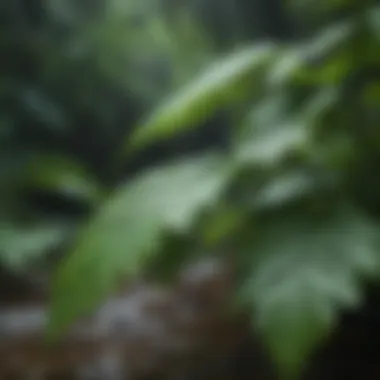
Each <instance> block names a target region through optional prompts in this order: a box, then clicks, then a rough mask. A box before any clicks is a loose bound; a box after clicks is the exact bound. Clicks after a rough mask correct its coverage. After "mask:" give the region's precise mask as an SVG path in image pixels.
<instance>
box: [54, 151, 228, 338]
mask: <svg viewBox="0 0 380 380" xmlns="http://www.w3.org/2000/svg"><path fill="white" fill-rule="evenodd" d="M230 174H231V168H230V167H229V165H228V164H226V162H225V160H224V159H223V157H220V156H217V155H208V156H205V157H200V158H196V159H192V160H191V159H188V160H186V161H183V162H179V163H176V164H172V165H170V166H167V167H162V168H157V169H155V170H153V171H149V172H147V173H145V174H143V175H142V176H141V177H139V178H137V179H136V180H135V181H134V182H132V183H128V184H127V185H126V186H123V187H121V188H120V189H119V190H117V191H116V192H115V194H114V195H113V196H112V197H111V199H110V200H109V201H108V202H107V203H106V204H105V205H104V206H103V208H102V209H101V210H100V211H99V213H98V215H97V216H95V218H94V219H93V220H92V221H90V223H89V225H88V227H87V228H85V230H84V232H83V234H82V236H81V238H80V240H79V243H78V245H77V247H76V248H75V250H74V252H73V253H72V254H71V255H70V256H69V258H68V259H67V261H66V262H64V263H63V264H62V265H61V266H60V268H59V270H58V273H57V276H56V279H55V283H54V287H53V304H52V309H51V325H50V328H49V331H50V334H51V336H54V335H55V334H57V333H60V332H61V331H62V330H63V329H65V328H66V327H67V326H68V324H70V323H71V322H72V321H73V320H74V319H75V318H77V317H78V316H80V315H81V314H83V313H85V312H87V311H89V310H91V309H92V308H93V307H95V306H96V304H97V303H98V302H100V301H101V300H102V298H104V297H106V296H107V295H108V294H109V293H111V292H112V291H113V290H114V289H115V287H116V286H117V283H118V280H120V278H121V277H122V276H133V275H136V274H137V273H139V271H140V270H141V269H142V268H144V267H145V266H146V265H148V264H149V262H150V261H151V260H152V259H154V256H155V254H158V252H159V248H160V246H161V240H162V238H163V234H164V232H165V231H174V232H180V233H184V232H186V231H187V229H188V228H190V227H191V225H192V223H193V222H194V221H195V220H196V218H197V216H198V215H199V213H200V212H202V210H203V209H205V208H206V207H212V205H213V203H214V202H215V201H217V200H218V197H219V196H220V195H221V193H222V192H223V190H224V187H225V186H226V184H227V183H228V181H229V178H230Z"/></svg>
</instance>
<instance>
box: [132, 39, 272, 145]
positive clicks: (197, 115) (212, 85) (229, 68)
mask: <svg viewBox="0 0 380 380" xmlns="http://www.w3.org/2000/svg"><path fill="white" fill-rule="evenodd" d="M274 52H275V49H274V47H273V46H272V45H264V46H254V47H249V48H245V49H243V50H240V51H238V52H235V53H234V54H232V55H231V56H229V57H227V58H226V57H224V58H223V59H222V60H219V61H217V62H215V63H214V64H213V65H212V66H211V67H210V68H209V69H208V70H206V72H205V73H204V74H203V75H200V76H199V78H198V79H197V80H196V81H195V82H193V83H191V84H190V85H189V86H188V87H185V88H184V89H183V90H180V92H179V93H175V94H174V95H173V96H171V97H170V99H168V101H167V102H165V103H164V104H163V106H161V107H159V108H158V109H157V110H156V111H155V112H153V114H152V115H151V116H150V117H149V118H148V119H147V121H146V122H145V123H144V124H143V125H142V126H140V127H139V128H138V129H137V131H136V133H135V134H134V136H133V137H132V142H131V144H132V146H135V147H139V146H140V145H144V144H146V143H149V142H151V141H154V140H156V139H160V138H165V137H167V136H170V135H172V134H173V133H176V132H178V131H181V130H183V129H184V128H187V127H191V126H195V125H197V124H198V123H199V122H200V121H202V120H203V119H204V118H205V117H207V116H208V115H210V114H211V113H212V112H214V111H215V110H216V109H217V108H218V107H220V106H221V105H222V104H226V103H227V102H229V101H231V100H233V99H235V98H236V97H237V96H240V95H241V94H244V93H245V92H246V91H247V90H252V84H253V83H252V80H251V78H252V76H255V73H256V74H257V72H258V70H259V69H261V68H263V67H265V65H266V64H268V62H269V60H270V58H272V57H273V54H274ZM260 72H261V71H260Z"/></svg>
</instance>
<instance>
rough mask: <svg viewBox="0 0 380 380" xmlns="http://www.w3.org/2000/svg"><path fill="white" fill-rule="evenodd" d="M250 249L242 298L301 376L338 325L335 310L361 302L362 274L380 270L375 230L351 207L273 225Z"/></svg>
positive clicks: (290, 373) (284, 361)
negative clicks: (249, 268)
mask: <svg viewBox="0 0 380 380" xmlns="http://www.w3.org/2000/svg"><path fill="white" fill-rule="evenodd" d="M259 236H260V239H259V241H258V243H257V245H256V246H255V247H254V248H252V253H251V254H252V259H253V261H254V263H255V265H254V266H253V271H252V273H251V275H250V278H249V279H248V281H247V282H246V285H245V287H244V289H243V297H244V299H245V300H246V301H248V302H251V303H252V304H253V305H254V309H255V323H256V324H257V325H258V327H259V328H260V329H261V332H262V334H263V336H264V338H265V340H266V342H267V343H268V346H269V348H270V350H271V352H272V354H273V357H274V358H275V360H276V362H277V364H278V365H279V370H280V372H281V373H282V374H284V375H285V377H286V378H296V377H297V374H298V373H299V371H300V370H301V369H302V367H303V365H304V364H305V361H306V359H307V358H308V356H309V355H310V353H311V352H312V351H313V349H314V348H315V347H316V345H318V344H319V343H321V341H322V340H323V338H324V337H326V335H327V334H328V332H329V331H330V329H331V328H332V327H333V323H334V321H335V318H336V316H337V311H338V310H339V308H342V307H353V306H357V305H358V302H359V301H360V282H359V279H360V278H361V277H362V276H363V275H367V276H370V275H373V274H374V273H376V272H377V271H378V270H379V255H378V253H377V247H376V241H375V229H374V228H373V225H372V224H371V223H369V222H368V221H367V220H365V219H363V218H362V217H361V216H359V215H358V214H356V213H354V212H348V211H347V210H337V211H336V213H334V215H332V216H330V217H328V218H322V219H320V220H316V219H314V220H313V219H310V217H309V218H306V219H305V218H296V217H294V216H290V217H289V218H284V219H282V220H278V221H277V222H273V221H272V223H269V224H268V225H267V227H266V228H263V230H262V231H261V232H260V235H259Z"/></svg>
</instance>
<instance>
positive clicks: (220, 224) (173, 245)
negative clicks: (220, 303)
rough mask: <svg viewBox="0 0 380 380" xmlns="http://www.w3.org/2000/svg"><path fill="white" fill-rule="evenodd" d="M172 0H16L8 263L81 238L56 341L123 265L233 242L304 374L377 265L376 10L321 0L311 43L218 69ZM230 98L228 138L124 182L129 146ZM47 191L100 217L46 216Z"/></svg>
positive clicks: (178, 128)
mask: <svg viewBox="0 0 380 380" xmlns="http://www.w3.org/2000/svg"><path fill="white" fill-rule="evenodd" d="M263 1H264V0H263ZM164 3H166V2H165V1H163V2H160V1H153V0H147V1H143V2H141V1H138V2H137V1H136V2H134V1H132V2H122V1H118V0H112V1H109V2H107V5H106V6H105V9H103V8H101V7H100V5H99V7H98V6H95V5H94V6H93V8H91V17H90V16H86V15H87V14H88V11H89V9H88V6H85V4H84V3H82V2H74V3H71V2H70V4H69V3H67V4H66V3H65V4H63V3H62V2H59V1H51V2H49V6H48V7H47V8H46V9H45V8H44V10H43V11H42V8H41V4H40V2H38V1H37V2H32V3H31V2H29V3H28V4H35V5H33V6H35V7H36V8H33V9H34V11H35V12H34V13H33V12H31V14H32V15H33V14H34V15H37V16H38V17H35V18H34V17H32V16H30V17H29V16H28V17H24V16H25V15H24V14H22V12H19V11H17V10H15V8H14V7H16V5H15V4H18V3H16V2H14V1H10V0H9V1H7V2H4V5H3V8H2V9H4V11H6V12H7V15H8V16H9V17H8V18H7V17H6V18H5V19H6V20H5V19H4V22H3V23H2V24H1V27H0V28H1V31H2V35H4V38H2V39H1V41H0V53H1V56H2V57H5V58H4V62H3V63H2V72H1V77H0V93H1V95H2V100H1V102H0V110H1V119H0V147H1V149H0V185H1V186H0V189H1V199H0V210H1V218H0V259H1V260H2V262H4V263H6V264H7V265H8V266H13V267H19V266H21V265H23V264H24V263H25V262H29V261H33V260H36V259H37V258H38V257H40V256H42V255H45V254H47V253H49V252H51V251H52V250H55V249H56V248H57V247H59V246H60V245H61V244H63V243H65V244H68V245H70V244H69V243H70V242H71V241H72V240H71V239H72V235H75V239H74V242H75V244H74V247H73V250H72V252H71V254H70V255H68V256H67V257H65V258H64V260H63V262H62V264H61V265H59V266H58V268H57V274H56V277H55V281H54V284H53V299H52V308H51V323H50V330H49V332H50V334H51V336H52V337H56V336H57V334H60V333H62V332H63V331H64V330H65V329H66V328H67V327H68V325H69V324H70V323H71V322H73V321H74V320H75V319H76V318H77V317H79V316H80V315H82V314H84V313H86V312H89V311H91V310H92V309H93V308H94V307H95V306H96V305H97V304H98V303H99V302H100V301H101V300H102V299H104V298H105V297H106V296H108V295H109V294H110V293H111V292H112V291H113V290H114V289H116V287H117V285H118V282H119V281H121V280H122V279H124V277H128V276H134V275H136V274H138V273H140V272H141V271H144V270H146V269H151V268H154V270H157V271H159V272H160V273H164V272H165V273H166V272H170V271H172V270H173V269H172V268H178V267H179V265H180V262H181V261H183V260H187V259H189V257H191V255H192V254H194V253H192V252H191V251H192V249H193V248H194V247H197V248H198V249H199V250H200V251H201V252H202V251H207V249H210V248H215V247H218V246H219V245H221V244H222V243H227V244H228V246H232V247H235V248H236V259H237V262H238V264H240V266H241V267H242V272H241V278H240V280H241V282H242V287H241V291H240V294H238V296H239V297H238V298H239V300H240V301H241V306H242V307H243V308H245V310H252V320H253V323H255V324H258V327H259V329H260V331H261V333H262V336H263V339H264V342H265V343H266V344H267V346H268V347H269V349H270V352H271V353H272V355H273V358H274V360H275V362H276V363H277V365H278V368H279V373H280V375H282V376H283V377H285V378H290V379H293V378H296V377H297V376H298V375H299V374H300V371H302V368H303V367H304V366H305V364H306V361H307V359H308V358H309V357H310V355H312V353H313V350H314V349H315V348H316V347H317V346H318V344H321V343H322V342H323V339H324V338H326V336H328V333H329V332H330V331H331V329H332V328H333V327H334V324H335V323H336V322H337V318H338V316H339V313H340V312H341V311H342V310H343V309H346V308H357V307H359V305H360V300H361V297H362V283H363V281H367V280H368V279H370V280H378V278H379V247H378V245H377V244H378V242H377V237H376V233H377V229H378V228H379V219H380V196H379V195H378V194H380V186H379V181H378V180H377V172H378V167H379V164H380V155H379V148H380V134H379V129H378V124H379V121H380V114H379V109H380V107H379V103H380V97H379V78H378V74H377V72H378V69H377V67H378V66H379V63H380V54H379V52H380V49H379V48H380V44H379V27H378V24H379V23H378V19H379V8H378V7H372V3H373V2H372V1H368V2H354V1H351V0H348V1H323V2H321V3H318V2H314V3H315V4H310V3H308V7H310V9H311V10H312V12H311V13H310V15H306V14H304V16H305V17H304V19H303V20H304V21H305V24H307V22H308V20H312V21H313V22H312V25H311V26H310V28H307V32H308V33H305V35H308V36H309V37H308V38H303V39H302V40H301V39H300V40H296V41H293V42H291V43H286V44H285V43H284V44H280V43H279V44H265V45H256V44H252V45H249V46H246V47H245V48H244V49H242V48H241V49H240V50H237V51H234V52H229V54H226V55H225V58H224V59H218V60H215V62H214V64H213V65H208V63H209V61H210V60H211V58H212V57H214V55H215V53H216V49H215V48H214V46H213V44H212V41H210V39H207V38H205V36H204V33H203V31H202V29H201V28H200V25H197V24H196V23H195V22H193V20H192V19H191V17H189V16H188V13H187V10H186V7H182V6H176V7H175V8H174V7H173V9H171V18H172V19H173V20H177V21H178V22H177V23H172V24H170V25H169V24H168V23H167V19H165V17H163V15H162V10H163V9H164V8H163V4H164ZM303 6H304V5H303ZM38 7H40V8H38ZM25 9H26V7H25ZM174 9H175V10H174ZM336 12H338V13H339V12H342V14H345V15H347V19H345V20H343V21H342V20H339V22H338V21H335V16H336ZM15 15H16V16H15ZM309 16H310V17H309ZM339 18H341V17H339ZM15 25H17V27H16V26H15ZM200 41H202V43H199V42H200ZM206 63H207V64H206ZM201 67H203V68H204V67H206V69H205V70H204V74H201V75H199V76H196V75H195V73H196V72H198V71H199V70H200V68H201ZM207 67H208V69H207ZM194 77H196V78H194ZM190 78H193V81H192V82H191V83H190V84H188V85H186V86H184V87H183V89H182V85H183V84H184V83H186V82H188V80H189V79H190ZM169 92H170V93H172V94H173V95H172V96H169V98H168V100H167V101H164V102H163V103H162V105H160V104H159V105H158V106H157V107H156V103H158V102H159V100H160V99H161V98H162V97H164V96H166V95H167V93H169ZM153 106H154V107H153ZM151 108H153V110H152V112H150V111H151ZM225 110H227V111H228V112H230V113H231V114H232V115H233V116H234V117H235V119H234V120H233V122H230V123H229V124H230V125H229V126H228V127H229V129H230V132H231V134H232V136H233V137H232V141H231V145H230V147H229V149H227V150H226V151H225V152H224V153H220V152H219V153H214V152H211V151H209V152H207V153H206V154H203V155H201V156H195V157H191V158H187V159H185V160H181V161H180V162H179V163H170V164H167V165H163V166H161V167H156V168H155V169H150V170H149V169H148V170H146V171H145V172H144V173H138V174H137V176H136V177H134V178H133V179H132V180H130V179H129V180H124V176H123V173H122V172H121V173H117V178H116V181H117V182H119V181H121V180H123V181H124V182H123V183H122V185H121V186H120V187H119V188H117V189H116V190H115V191H111V190H112V189H113V188H114V187H116V185H115V182H116V181H115V178H113V177H112V176H111V175H110V174H109V173H110V172H112V173H114V171H115V167H114V165H115V162H114V157H115V155H116V156H118V157H124V154H125V152H127V153H131V155H129V156H128V159H129V158H131V157H132V158H133V157H134V156H133V154H134V153H135V150H136V149H137V148H142V147H144V148H145V147H146V145H149V144H151V143H152V144H154V143H156V142H157V141H159V140H168V139H170V138H172V137H173V136H175V135H177V134H180V133H181V132H185V131H188V130H192V129H194V128H201V127H202V123H203V122H204V121H205V120H206V119H207V120H208V119H209V118H210V117H211V116H214V115H217V114H218V113H219V112H222V111H225ZM147 111H149V112H148V117H147V118H143V117H142V115H143V114H145V113H146V112H147ZM141 119H142V121H140V120H141ZM226 123H228V121H226ZM136 124H137V125H138V127H137V129H136V130H135V133H134V134H133V135H132V136H131V132H130V131H131V130H132V129H134V128H135V125H136ZM87 146H89V148H86V147H87ZM119 148H120V150H121V151H120V152H119V151H118V149H119ZM52 152H55V154H54V155H52V154H51V153H52ZM68 157H69V159H68ZM116 164H117V166H118V167H119V165H118V164H119V163H116ZM123 164H124V161H123V162H122V163H121V165H120V167H122V166H123ZM110 178H111V179H110ZM36 191H37V193H39V192H42V194H43V195H46V193H48V194H49V195H52V194H53V195H54V196H58V198H59V199H60V201H62V200H64V201H65V202H67V203H65V202H64V207H63V208H64V209H66V208H67V206H68V205H70V206H72V204H73V203H75V202H74V200H75V201H78V200H79V203H80V204H81V205H82V206H83V205H85V206H88V208H89V210H90V211H92V212H93V213H92V214H91V215H90V218H89V220H87V221H86V224H85V225H84V226H83V225H82V223H84V219H85V218H86V217H88V215H87V214H86V215H84V216H83V215H81V214H80V213H79V214H80V215H78V214H76V213H75V212H74V213H73V215H72V214H70V215H68V214H65V213H64V212H62V211H60V212H58V214H59V215H58V216H57V215H56V214H55V213H53V212H49V213H47V214H48V215H46V213H44V212H43V210H42V207H41V205H38V202H35V201H33V200H32V201H30V198H33V195H35V192H36ZM105 195H108V197H107V198H108V199H105ZM37 198H38V197H37ZM36 203H37V205H36ZM36 209H37V210H36ZM78 224H79V225H80V228H79V233H78V234H76V233H75V232H76V230H77V225H78ZM176 239H177V240H176ZM67 240H68V242H67ZM194 242H195V243H194ZM169 267H170V269H169Z"/></svg>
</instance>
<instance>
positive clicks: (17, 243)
mask: <svg viewBox="0 0 380 380" xmlns="http://www.w3.org/2000/svg"><path fill="white" fill-rule="evenodd" d="M71 230H72V228H70V226H66V225H59V224H58V225H55V224H54V223H53V224H46V225H34V226H33V227H21V226H16V225H11V224H9V223H8V224H2V225H1V226H0V258H1V260H2V261H3V262H4V263H5V264H6V265H8V266H10V267H12V268H15V269H17V268H21V267H22V266H23V265H25V264H26V263H28V262H30V261H31V260H34V259H38V258H40V257H41V256H43V255H44V254H47V253H48V252H49V251H50V250H51V249H53V248H55V247H56V246H58V245H59V244H60V243H62V242H63V241H64V240H65V239H67V237H68V234H69V233H71Z"/></svg>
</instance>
